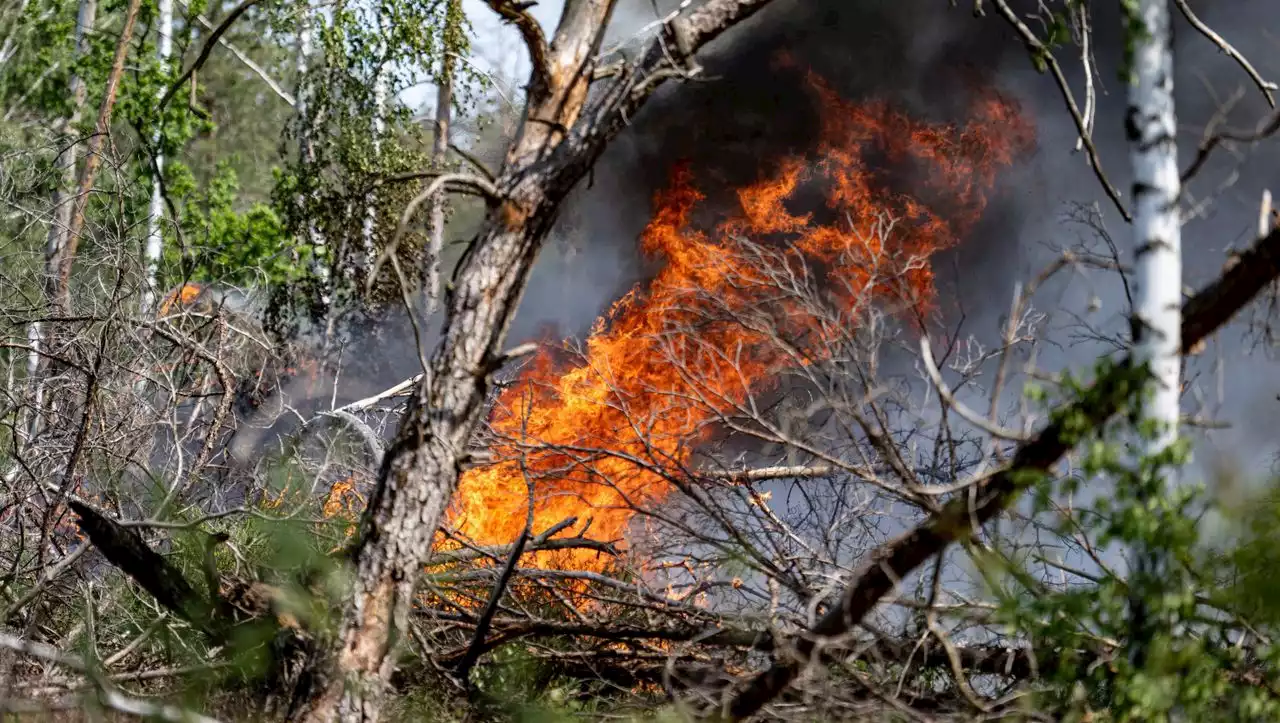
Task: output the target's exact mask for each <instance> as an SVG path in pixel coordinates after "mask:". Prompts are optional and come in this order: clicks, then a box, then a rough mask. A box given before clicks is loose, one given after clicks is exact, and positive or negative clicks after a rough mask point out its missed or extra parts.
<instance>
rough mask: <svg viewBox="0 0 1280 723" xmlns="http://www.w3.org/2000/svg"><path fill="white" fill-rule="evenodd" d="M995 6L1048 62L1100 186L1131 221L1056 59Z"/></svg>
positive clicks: (1000, 4) (1002, 6)
mask: <svg viewBox="0 0 1280 723" xmlns="http://www.w3.org/2000/svg"><path fill="white" fill-rule="evenodd" d="M993 2H994V3H995V5H996V7H997V8H999V10H1000V14H1001V15H1002V16H1004V19H1005V20H1006V21H1007V22H1008V23H1009V24H1010V25H1012V26H1013V28H1014V29H1015V30H1017V31H1018V35H1019V36H1021V38H1022V42H1023V44H1025V45H1026V46H1027V51H1028V52H1030V53H1031V54H1032V56H1033V58H1040V59H1041V60H1043V61H1044V63H1045V65H1046V66H1048V68H1049V70H1050V71H1051V72H1052V74H1053V79H1054V81H1055V82H1056V83H1057V85H1058V90H1060V91H1061V92H1062V98H1063V100H1065V101H1066V103H1067V110H1069V111H1071V119H1072V120H1074V121H1075V122H1076V131H1077V132H1079V134H1080V140H1081V141H1083V142H1084V147H1085V151H1086V152H1087V153H1088V155H1089V165H1090V166H1092V167H1093V172H1094V175H1096V176H1097V177H1098V182H1099V183H1101V184H1102V188H1103V189H1104V190H1105V191H1106V192H1107V196H1108V197H1110V198H1111V201H1112V203H1114V204H1115V206H1116V210H1118V211H1119V212H1120V215H1121V216H1122V217H1123V218H1124V220H1125V221H1132V220H1133V216H1132V215H1130V213H1129V209H1127V208H1125V207H1124V203H1123V202H1122V201H1121V200H1120V192H1119V191H1118V190H1116V187H1115V186H1113V185H1111V181H1110V180H1108V179H1107V174H1106V173H1105V172H1104V171H1103V170H1102V158H1101V157H1100V156H1099V155H1098V148H1097V146H1095V145H1094V144H1093V135H1092V134H1091V133H1090V132H1089V126H1088V124H1087V123H1086V122H1085V119H1084V116H1083V115H1081V113H1080V107H1079V106H1077V105H1076V99H1075V96H1074V95H1072V93H1071V85H1070V84H1068V83H1067V77H1066V75H1064V74H1063V72H1062V67H1061V66H1059V65H1058V60H1057V59H1056V58H1054V57H1053V53H1051V52H1050V51H1049V49H1048V48H1046V47H1045V45H1044V43H1043V42H1041V41H1040V38H1038V37H1036V34H1035V33H1034V32H1032V31H1031V28H1029V27H1027V24H1026V23H1024V22H1022V20H1020V19H1019V18H1018V16H1017V14H1016V13H1014V12H1013V9H1012V8H1010V7H1009V4H1008V3H1007V2H1006V1H1005V0H993Z"/></svg>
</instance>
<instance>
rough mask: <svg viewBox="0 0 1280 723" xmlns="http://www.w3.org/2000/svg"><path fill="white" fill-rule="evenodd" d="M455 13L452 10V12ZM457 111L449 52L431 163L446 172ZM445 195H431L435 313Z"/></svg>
mask: <svg viewBox="0 0 1280 723" xmlns="http://www.w3.org/2000/svg"><path fill="white" fill-rule="evenodd" d="M451 14H452V13H450V15H451ZM452 111H453V58H451V57H449V53H448V52H445V53H444V54H443V55H442V56H441V58H440V78H439V80H438V81H437V84H436V118H435V124H436V133H435V138H434V139H433V141H432V144H431V166H432V168H433V169H434V170H436V171H443V167H444V160H445V155H446V154H447V153H448V152H449V122H450V120H451V119H452V115H453V113H452ZM444 211H445V207H444V194H442V193H437V194H436V195H435V196H433V197H432V198H431V206H430V208H429V209H428V215H427V257H426V266H425V268H423V269H422V274H423V285H422V287H423V289H424V293H425V294H426V308H425V311H426V313H427V314H432V313H435V310H436V307H437V306H438V305H439V304H440V255H441V254H442V253H444Z"/></svg>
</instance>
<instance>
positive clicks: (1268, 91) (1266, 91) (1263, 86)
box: [1173, 0, 1280, 108]
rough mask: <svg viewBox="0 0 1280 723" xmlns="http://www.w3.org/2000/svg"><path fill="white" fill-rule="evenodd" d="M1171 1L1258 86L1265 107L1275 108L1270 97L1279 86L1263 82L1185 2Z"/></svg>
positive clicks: (1273, 99)
mask: <svg viewBox="0 0 1280 723" xmlns="http://www.w3.org/2000/svg"><path fill="white" fill-rule="evenodd" d="M1173 1H1174V3H1175V4H1176V5H1177V6H1178V10H1180V11H1181V12H1182V16H1183V17H1185V18H1186V19H1187V22H1189V23H1191V27H1193V28H1195V29H1196V31H1198V32H1199V33H1200V34H1201V35H1203V36H1205V37H1206V38H1208V39H1209V40H1210V42H1212V43H1213V44H1214V45H1217V46H1218V48H1219V49H1220V50H1222V52H1223V53H1225V54H1226V55H1227V56H1228V57H1230V58H1231V59H1232V60H1234V61H1236V63H1238V64H1239V65H1240V67H1241V68H1242V69H1243V70H1244V72H1245V73H1246V74H1247V75H1248V76H1249V78H1250V79H1251V80H1253V84H1254V85H1256V86H1258V90H1260V91H1262V95H1263V97H1265V98H1266V99H1267V105H1269V106H1271V107H1272V108H1274V107H1276V99H1275V96H1274V95H1272V91H1275V90H1280V85H1276V84H1275V83H1273V82H1271V81H1267V80H1263V79H1262V76H1261V75H1259V74H1258V71H1257V70H1255V69H1254V67H1253V65H1252V64H1251V63H1249V60H1248V58H1245V57H1244V56H1243V55H1241V54H1240V51H1238V50H1236V49H1235V47H1233V46H1232V45H1231V43H1228V42H1227V41H1226V39H1225V38H1223V37H1222V36H1221V35H1218V34H1217V33H1216V32H1214V31H1213V28H1211V27H1209V26H1208V25H1206V24H1205V23H1204V21H1202V20H1201V19H1200V18H1198V17H1196V14H1195V13H1194V12H1192V11H1191V5H1190V4H1189V3H1188V2H1187V0H1173Z"/></svg>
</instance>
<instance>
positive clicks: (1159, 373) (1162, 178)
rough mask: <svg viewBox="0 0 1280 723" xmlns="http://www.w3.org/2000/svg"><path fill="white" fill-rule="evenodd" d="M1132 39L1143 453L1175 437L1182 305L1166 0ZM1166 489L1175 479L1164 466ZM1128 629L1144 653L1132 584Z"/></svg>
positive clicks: (1143, 1)
mask: <svg viewBox="0 0 1280 723" xmlns="http://www.w3.org/2000/svg"><path fill="white" fill-rule="evenodd" d="M1126 31H1127V33H1128V36H1129V38H1130V42H1131V43H1133V46H1134V53H1133V68H1132V73H1133V77H1132V78H1131V79H1130V85H1129V109H1128V117H1127V118H1126V123H1125V127H1126V130H1127V132H1128V138H1129V157H1130V161H1131V163H1132V166H1133V234H1134V247H1135V250H1136V267H1135V274H1134V277H1135V278H1134V285H1135V286H1136V290H1135V297H1134V302H1133V303H1134V309H1133V322H1132V325H1133V335H1134V339H1133V344H1134V359H1135V361H1137V362H1138V363H1139V364H1147V365H1149V366H1150V369H1151V373H1152V377H1153V386H1154V389H1152V390H1151V392H1152V394H1151V397H1150V399H1149V401H1148V402H1147V404H1146V406H1145V407H1144V409H1143V417H1144V418H1145V419H1147V420H1150V421H1154V422H1156V423H1158V425H1159V427H1160V431H1159V433H1158V434H1157V435H1156V436H1155V437H1154V438H1153V439H1151V440H1150V442H1149V443H1147V445H1146V448H1145V450H1144V451H1145V453H1146V454H1147V455H1155V454H1159V453H1160V452H1162V451H1164V450H1166V449H1167V448H1168V447H1169V446H1170V445H1171V444H1173V443H1174V442H1175V441H1176V440H1177V435H1178V411H1179V409H1178V399H1179V396H1180V393H1181V391H1182V390H1181V385H1180V383H1179V371H1180V358H1179V353H1178V350H1179V348H1180V347H1181V338H1180V336H1179V335H1180V324H1181V308H1182V257H1181V253H1182V252H1181V235H1182V233H1181V218H1180V215H1179V211H1178V199H1179V195H1180V193H1181V182H1180V178H1179V170H1178V146H1177V124H1176V119H1175V115H1174V99H1173V34H1172V29H1171V27H1170V16H1169V6H1168V1H1167V0H1139V2H1138V3H1137V5H1136V8H1135V12H1134V14H1133V15H1132V16H1129V17H1128V27H1127V28H1126ZM1164 474H1165V475H1166V478H1165V480H1164V482H1165V485H1166V487H1171V486H1172V485H1173V484H1174V483H1175V482H1174V479H1173V471H1172V470H1171V469H1168V468H1165V470H1164ZM1161 557H1162V556H1161V555H1160V554H1159V553H1158V551H1153V550H1148V551H1146V552H1139V553H1138V554H1137V555H1136V558H1137V559H1136V560H1135V561H1134V562H1135V569H1134V574H1135V575H1136V576H1137V577H1138V578H1145V579H1147V580H1152V581H1159V580H1162V579H1164V572H1163V571H1162V570H1161V568H1162V567H1163V565H1164V562H1163V560H1162V559H1161ZM1133 589H1134V590H1135V596H1134V599H1133V601H1132V602H1131V608H1132V609H1131V611H1130V613H1131V615H1132V616H1133V625H1134V629H1133V634H1132V636H1131V637H1132V640H1131V648H1130V655H1131V659H1132V660H1133V661H1134V662H1135V663H1141V661H1142V660H1143V659H1144V657H1145V647H1146V643H1147V642H1148V640H1149V638H1150V629H1149V620H1148V619H1147V618H1148V616H1147V615H1146V613H1145V610H1144V606H1143V604H1142V603H1141V601H1140V599H1139V598H1140V597H1141V596H1142V594H1143V593H1142V585H1140V584H1135V585H1134V586H1133Z"/></svg>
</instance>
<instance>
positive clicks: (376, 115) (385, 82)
mask: <svg viewBox="0 0 1280 723" xmlns="http://www.w3.org/2000/svg"><path fill="white" fill-rule="evenodd" d="M374 12H375V13H377V12H378V11H377V10H376V9H375V10H374ZM374 22H375V23H377V26H378V29H379V37H381V35H382V16H381V14H380V13H379V14H378V15H377V16H376V17H375V18H374ZM384 50H385V44H384V43H382V42H381V41H380V42H379V51H384ZM379 54H381V52H380V53H379ZM390 84H391V81H390V78H389V76H388V75H387V74H386V73H384V72H382V71H381V69H379V71H378V72H376V73H375V74H374V76H373V124H372V125H373V129H372V131H373V154H374V156H378V155H379V154H381V153H382V135H383V134H384V133H386V131H387V118H386V113H387V96H389V95H390ZM377 222H378V207H377V196H376V194H371V195H370V196H369V202H368V205H367V206H366V207H365V212H364V227H363V229H362V232H363V233H362V234H361V248H360V251H361V254H362V255H361V258H360V264H361V266H362V267H363V269H364V271H366V272H367V271H369V270H370V269H372V268H373V261H374V259H375V258H376V254H377V249H376V248H375V246H376V239H375V238H374V234H375V232H376V231H377ZM350 274H351V276H352V277H356V276H357V274H356V268H355V267H354V265H352V267H351V269H350Z"/></svg>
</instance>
